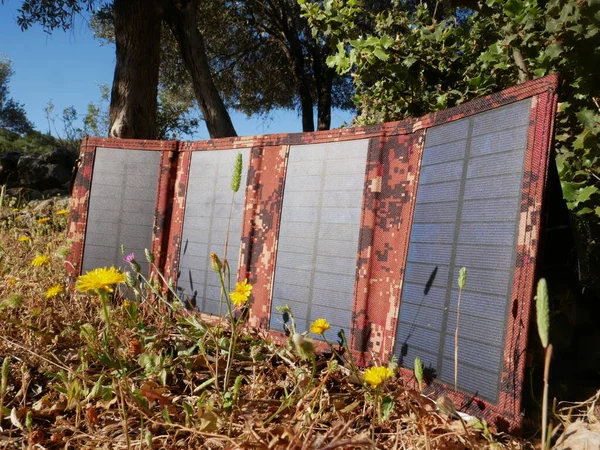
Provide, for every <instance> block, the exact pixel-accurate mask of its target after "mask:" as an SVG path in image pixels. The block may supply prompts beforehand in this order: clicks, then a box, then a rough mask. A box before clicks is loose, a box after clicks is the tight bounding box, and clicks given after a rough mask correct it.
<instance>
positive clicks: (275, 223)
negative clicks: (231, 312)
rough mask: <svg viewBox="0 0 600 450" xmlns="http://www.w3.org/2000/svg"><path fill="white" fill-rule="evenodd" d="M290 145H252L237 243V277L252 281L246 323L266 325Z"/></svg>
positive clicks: (269, 307) (268, 317)
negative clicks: (238, 256)
mask: <svg viewBox="0 0 600 450" xmlns="http://www.w3.org/2000/svg"><path fill="white" fill-rule="evenodd" d="M289 150H290V147H289V146H288V145H284V146H279V147H277V146H275V147H272V146H269V147H253V148H252V150H251V154H250V163H249V164H248V185H247V186H246V203H245V207H244V220H243V226H242V243H241V246H240V258H239V261H240V266H239V272H238V274H239V275H238V279H240V280H243V279H244V278H247V279H248V282H249V283H251V284H252V285H253V288H252V299H253V301H252V305H251V308H250V319H249V324H250V325H251V326H259V327H263V328H268V327H269V319H270V315H271V303H272V302H271V300H272V294H273V280H274V278H275V260H276V258H277V241H278V234H279V223H280V219H281V208H282V201H283V187H284V181H285V174H286V170H287V160H288V154H289Z"/></svg>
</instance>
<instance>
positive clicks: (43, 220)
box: [37, 217, 50, 224]
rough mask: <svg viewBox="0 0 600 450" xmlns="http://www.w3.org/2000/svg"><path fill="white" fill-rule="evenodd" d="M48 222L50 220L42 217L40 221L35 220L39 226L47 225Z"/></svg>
mask: <svg viewBox="0 0 600 450" xmlns="http://www.w3.org/2000/svg"><path fill="white" fill-rule="evenodd" d="M49 220H50V218H49V217H42V218H41V219H38V220H37V223H40V224H42V223H48V221H49Z"/></svg>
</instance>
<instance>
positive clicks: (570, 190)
mask: <svg viewBox="0 0 600 450" xmlns="http://www.w3.org/2000/svg"><path fill="white" fill-rule="evenodd" d="M560 185H561V187H562V192H563V198H564V199H565V200H566V201H568V202H574V201H575V199H576V198H577V195H578V194H577V191H576V190H575V188H574V187H573V185H572V184H571V183H566V182H561V183H560Z"/></svg>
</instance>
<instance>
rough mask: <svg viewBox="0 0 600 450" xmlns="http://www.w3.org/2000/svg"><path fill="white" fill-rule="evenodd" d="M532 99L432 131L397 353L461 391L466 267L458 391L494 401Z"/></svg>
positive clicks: (425, 155) (425, 153)
mask: <svg viewBox="0 0 600 450" xmlns="http://www.w3.org/2000/svg"><path fill="white" fill-rule="evenodd" d="M530 107H531V100H530V99H528V100H523V101H520V102H516V103H513V104H510V105H507V106H503V107H501V108H497V109H494V110H491V111H488V112H485V113H481V114H477V115H474V116H471V117H469V118H466V119H461V120H457V121H455V122H451V123H448V124H444V125H440V126H436V127H432V128H430V129H429V130H428V131H427V135H426V139H425V148H424V151H423V159H422V167H421V174H420V177H419V187H418V192H417V198H416V203H415V210H414V219H413V225H412V229H411V235H410V243H409V248H408V259H407V263H406V272H405V281H404V285H403V291H402V293H401V304H400V317H399V321H398V328H397V338H396V350H395V353H396V355H397V356H398V357H399V358H400V359H401V362H402V364H403V365H404V366H407V367H412V365H413V363H414V359H415V357H419V358H421V360H422V361H423V364H424V366H425V367H426V368H428V370H429V371H430V373H431V374H432V375H433V377H434V378H437V379H439V380H441V381H443V382H445V383H448V384H449V385H454V334H455V330H456V312H457V311H456V310H457V300H458V282H457V278H458V272H459V270H460V268H461V267H466V268H467V283H466V286H465V289H464V291H463V294H462V299H461V307H460V323H459V345H458V348H459V351H458V361H459V363H458V387H459V389H460V388H461V387H462V388H463V390H465V391H468V393H470V394H476V395H477V396H479V397H481V398H483V399H486V400H489V401H492V402H497V400H498V396H499V390H500V386H499V385H500V377H501V373H502V356H503V352H504V346H505V342H504V335H505V328H506V320H507V316H508V306H509V304H510V295H511V288H512V277H513V272H514V269H515V246H516V238H517V226H518V219H519V208H520V195H521V184H522V178H523V170H524V169H523V168H524V158H525V150H526V146H527V130H528V125H529V115H530Z"/></svg>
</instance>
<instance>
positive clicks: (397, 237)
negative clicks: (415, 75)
mask: <svg viewBox="0 0 600 450" xmlns="http://www.w3.org/2000/svg"><path fill="white" fill-rule="evenodd" d="M424 135H425V133H424V132H423V131H421V130H419V131H417V132H416V133H413V134H401V135H393V136H386V135H384V136H381V137H376V138H373V139H371V142H370V148H369V154H368V157H367V173H366V179H365V189H364V194H363V212H362V214H363V216H362V219H361V231H360V237H359V246H358V247H359V248H358V262H357V274H356V287H355V302H354V310H353V323H354V324H355V327H354V329H353V330H352V336H351V339H350V348H351V349H352V350H353V351H355V352H357V361H359V362H361V363H362V364H366V363H367V362H368V361H369V360H370V359H371V358H372V356H376V357H377V358H378V359H380V360H383V361H385V360H387V359H388V357H389V355H390V353H391V352H392V351H393V346H394V341H395V335H396V325H397V317H398V308H399V299H400V288H401V286H402V277H403V274H404V267H405V265H406V253H407V251H408V244H407V243H408V237H409V234H410V227H411V223H412V210H413V208H414V196H415V192H416V188H417V183H416V180H417V179H418V174H419V167H420V162H421V156H422V153H423V144H424Z"/></svg>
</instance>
